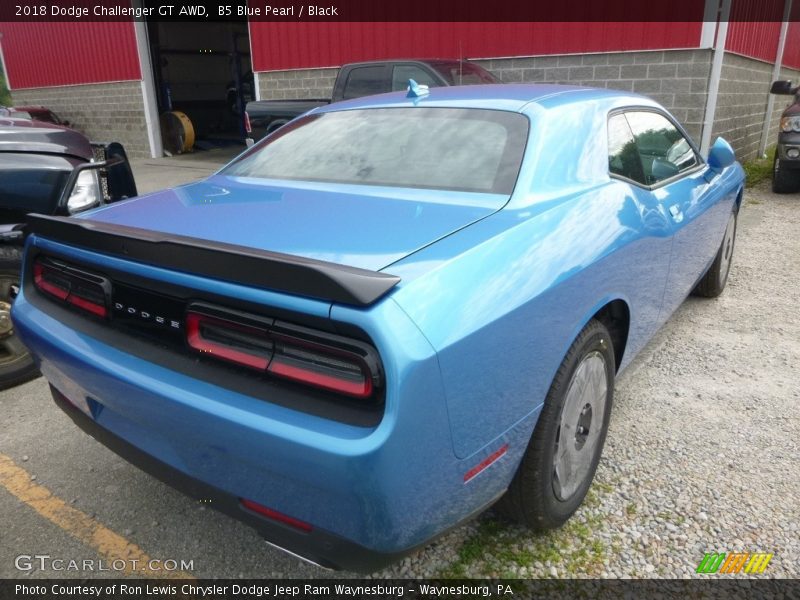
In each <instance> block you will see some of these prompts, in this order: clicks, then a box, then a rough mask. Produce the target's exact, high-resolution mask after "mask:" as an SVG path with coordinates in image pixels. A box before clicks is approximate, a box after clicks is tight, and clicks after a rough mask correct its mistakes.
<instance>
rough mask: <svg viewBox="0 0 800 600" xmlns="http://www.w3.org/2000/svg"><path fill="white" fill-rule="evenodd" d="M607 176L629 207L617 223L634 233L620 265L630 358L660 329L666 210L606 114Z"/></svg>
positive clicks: (619, 127)
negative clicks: (628, 306) (626, 291)
mask: <svg viewBox="0 0 800 600" xmlns="http://www.w3.org/2000/svg"><path fill="white" fill-rule="evenodd" d="M608 171H609V175H610V176H611V178H612V179H616V180H618V182H619V184H620V185H621V187H622V189H623V190H624V193H625V195H626V197H627V198H626V202H625V205H626V206H632V207H635V210H632V211H625V212H626V214H627V216H625V217H622V215H621V218H623V219H624V221H625V222H626V224H627V225H628V227H630V229H631V231H636V232H637V234H638V235H637V237H638V239H637V241H636V242H635V245H634V248H633V250H632V252H631V256H630V258H629V259H628V260H626V261H625V263H623V268H624V270H625V273H624V277H625V278H626V279H627V280H629V281H631V282H633V284H632V285H631V286H630V292H629V301H630V303H631V331H630V336H629V339H630V341H631V346H630V347H629V350H630V353H631V354H636V352H638V351H639V349H640V347H641V344H643V343H644V342H645V341H646V340H648V339H649V338H650V337H651V336H652V335H653V333H654V332H655V331H656V329H658V327H659V325H661V320H660V317H661V307H662V304H663V301H664V289H665V288H666V284H667V277H668V275H669V266H670V255H671V253H672V234H673V230H672V225H671V224H670V217H669V214H668V213H667V211H666V208H665V207H664V206H663V205H662V203H661V202H659V201H658V199H656V198H655V196H654V195H653V193H652V192H651V191H650V189H649V187H648V186H647V184H646V183H645V179H644V172H643V170H642V161H641V159H640V158H639V151H638V150H637V148H636V142H635V141H634V137H633V132H632V131H631V128H630V126H629V125H628V121H627V119H626V118H625V115H624V113H622V112H617V113H612V114H611V115H610V116H609V118H608ZM626 353H627V350H626Z"/></svg>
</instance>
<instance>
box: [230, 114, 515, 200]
mask: <svg viewBox="0 0 800 600" xmlns="http://www.w3.org/2000/svg"><path fill="white" fill-rule="evenodd" d="M527 136H528V119H527V118H526V117H524V116H523V115H521V114H518V113H512V112H505V111H495V110H484V109H462V108H421V107H413V108H376V109H363V110H349V111H340V112H329V113H322V114H319V115H309V116H307V117H303V118H301V119H298V120H296V121H294V122H292V123H290V124H288V125H286V126H284V127H283V128H281V129H280V130H278V132H277V133H276V134H275V135H273V136H272V137H270V138H268V139H267V141H266V142H265V143H264V144H261V145H259V146H257V147H255V148H254V149H253V150H251V151H250V152H248V153H246V154H245V155H243V156H242V158H240V159H239V160H238V161H236V162H234V163H233V164H232V165H230V166H229V167H228V168H227V169H225V170H224V171H223V174H224V175H232V176H238V177H261V178H267V179H288V180H304V181H324V182H333V183H347V184H362V185H380V186H395V187H411V188H430V189H444V190H456V191H468V192H481V193H495V194H511V192H512V191H513V189H514V183H515V182H516V178H517V174H518V172H519V168H520V163H521V162H522V154H523V152H524V149H525V141H526V139H527Z"/></svg>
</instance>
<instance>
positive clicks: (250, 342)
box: [186, 305, 382, 399]
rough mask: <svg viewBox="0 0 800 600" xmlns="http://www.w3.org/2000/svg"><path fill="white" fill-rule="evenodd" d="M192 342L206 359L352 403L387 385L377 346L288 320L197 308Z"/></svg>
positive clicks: (191, 319)
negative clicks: (384, 384) (299, 384)
mask: <svg viewBox="0 0 800 600" xmlns="http://www.w3.org/2000/svg"><path fill="white" fill-rule="evenodd" d="M186 340H187V343H188V344H189V346H190V347H191V348H193V349H194V350H196V351H197V352H200V353H202V354H204V355H206V356H211V357H214V358H218V359H221V360H224V361H227V362H231V363H235V364H238V365H241V366H244V367H248V368H250V369H254V370H256V371H260V372H265V373H268V374H270V375H273V376H275V377H279V378H282V379H287V380H291V381H295V382H298V383H302V384H305V385H310V386H313V387H316V388H320V389H323V390H326V391H329V392H334V393H337V394H343V395H345V396H350V397H352V398H358V399H367V398H370V397H372V396H373V395H374V393H375V392H376V388H377V387H379V386H380V385H381V384H382V380H381V374H380V363H379V361H378V358H377V353H376V352H375V350H374V349H373V348H372V347H371V346H369V345H367V344H365V343H363V342H360V341H357V340H352V339H350V338H344V337H342V336H338V335H332V334H328V333H325V332H321V331H316V330H312V329H308V328H305V327H299V326H296V325H292V324H289V323H284V322H282V321H272V320H264V319H260V318H259V317H256V316H254V315H245V314H242V313H230V316H228V314H226V313H225V312H224V309H220V308H219V307H208V306H198V305H192V307H190V308H189V311H188V312H187V314H186Z"/></svg>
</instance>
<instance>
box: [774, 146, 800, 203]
mask: <svg viewBox="0 0 800 600" xmlns="http://www.w3.org/2000/svg"><path fill="white" fill-rule="evenodd" d="M798 189H800V171H793V170H790V169H787V168H786V167H782V166H781V159H779V158H778V151H777V150H775V160H774V162H773V163H772V191H773V192H775V193H776V194H789V193H791V192H796V191H797V190H798Z"/></svg>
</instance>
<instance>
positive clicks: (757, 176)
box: [742, 147, 775, 188]
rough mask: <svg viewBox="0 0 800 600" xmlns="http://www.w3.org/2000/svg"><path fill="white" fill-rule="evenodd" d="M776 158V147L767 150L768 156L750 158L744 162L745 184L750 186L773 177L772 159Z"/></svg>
mask: <svg viewBox="0 0 800 600" xmlns="http://www.w3.org/2000/svg"><path fill="white" fill-rule="evenodd" d="M774 158H775V148H774V147H772V148H770V149H768V150H767V157H766V158H756V159H754V160H748V161H747V162H745V163H743V164H742V167H743V168H744V173H745V185H746V186H747V187H748V188H750V187H753V186H754V185H757V184H759V183H761V182H763V181H769V180H770V179H771V178H772V160H773V159H774Z"/></svg>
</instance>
